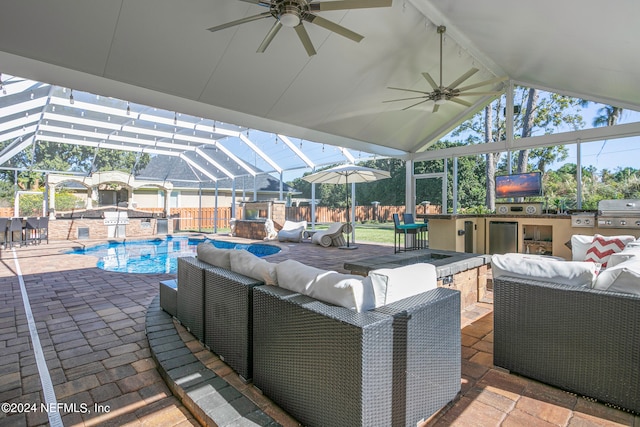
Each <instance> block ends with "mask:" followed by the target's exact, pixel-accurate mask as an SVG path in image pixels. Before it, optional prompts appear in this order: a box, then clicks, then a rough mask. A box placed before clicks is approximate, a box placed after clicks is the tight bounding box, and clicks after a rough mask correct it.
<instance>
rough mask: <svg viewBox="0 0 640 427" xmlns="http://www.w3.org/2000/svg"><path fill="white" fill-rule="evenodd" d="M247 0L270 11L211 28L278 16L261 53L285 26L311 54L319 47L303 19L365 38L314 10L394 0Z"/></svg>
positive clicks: (370, 5) (361, 6) (354, 37)
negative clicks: (311, 37) (313, 40)
mask: <svg viewBox="0 0 640 427" xmlns="http://www.w3.org/2000/svg"><path fill="white" fill-rule="evenodd" d="M242 1H245V2H247V3H253V4H257V5H259V6H263V7H266V8H269V11H268V12H263V13H260V14H258V15H252V16H248V17H246V18H242V19H238V20H235V21H231V22H227V23H226V24H222V25H218V26H215V27H211V28H209V31H219V30H224V29H225V28H230V27H235V26H236V25H240V24H244V23H247V22H251V21H257V20H259V19H263V18H275V20H276V22H274V23H273V26H272V27H271V29H270V30H269V32H268V33H267V36H266V37H265V38H264V40H263V41H262V43H261V44H260V46H259V47H258V52H259V53H262V52H264V51H265V50H266V49H267V47H268V46H269V44H270V43H271V41H272V40H273V38H274V37H275V36H276V34H278V31H280V29H281V28H282V27H283V26H284V27H289V28H293V29H294V30H295V32H296V34H297V35H298V38H299V39H300V41H301V42H302V45H303V46H304V48H305V50H306V51H307V54H308V55H309V56H312V55H315V54H316V50H315V48H314V47H313V43H311V39H310V38H309V34H308V33H307V30H306V29H305V28H304V25H303V24H302V22H303V21H304V22H308V23H312V24H316V25H318V26H320V27H322V28H324V29H327V30H329V31H331V32H334V33H336V34H339V35H341V36H343V37H346V38H348V39H350V40H353V41H355V42H360V40H362V39H363V38H364V37H363V36H361V35H360V34H358V33H355V32H353V31H351V30H349V29H348V28H345V27H343V26H342V25H339V24H336V23H335V22H332V21H329V20H328V19H325V18H322V17H320V16H318V15H316V14H315V13H314V12H325V11H330V10H348V9H364V8H373V7H389V6H391V2H392V0H338V1H325V2H319V1H309V0H242Z"/></svg>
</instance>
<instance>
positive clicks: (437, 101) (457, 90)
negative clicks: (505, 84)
mask: <svg viewBox="0 0 640 427" xmlns="http://www.w3.org/2000/svg"><path fill="white" fill-rule="evenodd" d="M446 30H447V29H446V27H445V26H444V25H440V26H438V34H440V84H438V83H436V81H435V80H434V79H433V78H432V77H431V75H430V74H429V73H427V72H424V73H422V76H423V77H424V78H425V80H427V82H429V85H430V86H431V88H432V89H433V90H432V91H429V92H425V91H422V90H415V89H403V88H399V87H389V89H393V90H402V91H405V92H416V93H420V94H422V95H421V96H413V97H409V98H400V99H391V100H389V101H383V102H397V101H408V100H416V99H419V100H420V101H418V102H416V103H414V104H411V105H409V106H408V107H405V108H403V109H402V110H408V109H409V108H412V107H415V106H417V105H420V104H424V103H425V102H428V101H434V105H433V110H432V112H434V113H435V112H437V111H438V109H439V108H440V105H442V104H444V103H445V102H447V101H452V102H455V103H457V104H461V105H464V106H465V107H471V105H472V104H471V103H470V102H468V101H465V100H464V99H460V98H459V97H461V96H488V95H491V96H494V95H500V94H501V93H502V92H501V91H487V92H468V91H469V90H471V89H475V88H477V87H480V86H485V85H488V84H492V83H498V82H501V81H504V80H506V78H505V77H496V78H494V79H490V80H485V81H482V82H479V83H474V84H471V85H467V86H464V87H458V86H460V85H461V84H462V83H463V82H465V81H466V80H467V79H468V78H469V77H471V76H473V75H474V74H475V73H477V72H478V71H479V70H478V69H477V68H471V69H469V71H467V72H466V73H464V74H463V75H461V76H460V77H458V78H457V79H456V80H455V81H453V82H452V83H451V84H449V85H448V86H444V85H443V84H442V39H443V37H444V33H445V31H446Z"/></svg>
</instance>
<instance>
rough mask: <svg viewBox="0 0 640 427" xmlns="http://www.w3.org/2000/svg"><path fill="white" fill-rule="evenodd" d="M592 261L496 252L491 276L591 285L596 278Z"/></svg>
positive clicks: (492, 261) (492, 258) (493, 257)
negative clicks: (562, 259)
mask: <svg viewBox="0 0 640 427" xmlns="http://www.w3.org/2000/svg"><path fill="white" fill-rule="evenodd" d="M596 271H597V266H596V265H595V264H594V263H593V262H585V261H558V260H555V259H550V258H545V257H539V256H531V255H527V254H515V253H511V254H504V255H500V254H496V255H493V256H492V257H491V272H492V274H493V278H494V279H496V278H499V277H501V276H510V277H515V278H518V279H525V280H526V279H534V280H541V281H544V282H551V283H559V284H565V285H571V286H585V285H588V286H591V285H592V284H593V281H594V280H595V278H596Z"/></svg>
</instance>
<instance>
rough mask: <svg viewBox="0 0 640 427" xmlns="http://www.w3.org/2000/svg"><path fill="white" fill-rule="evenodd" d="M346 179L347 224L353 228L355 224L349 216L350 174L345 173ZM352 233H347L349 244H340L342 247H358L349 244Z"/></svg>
mask: <svg viewBox="0 0 640 427" xmlns="http://www.w3.org/2000/svg"><path fill="white" fill-rule="evenodd" d="M344 178H345V181H344V185H345V187H346V188H345V189H346V190H347V224H349V227H348V228H350V229H352V228H353V224H351V217H350V216H349V175H348V174H347V175H345V177H344ZM350 234H351V232H348V233H347V246H340V249H358V247H357V246H350V244H349V237H350V236H349V235H350Z"/></svg>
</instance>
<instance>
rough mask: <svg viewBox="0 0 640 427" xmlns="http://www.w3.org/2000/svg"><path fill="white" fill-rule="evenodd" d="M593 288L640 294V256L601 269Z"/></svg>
mask: <svg viewBox="0 0 640 427" xmlns="http://www.w3.org/2000/svg"><path fill="white" fill-rule="evenodd" d="M593 288H594V289H600V290H603V291H613V292H624V293H628V294H635V295H640V257H633V258H631V259H629V260H627V261H624V262H622V263H620V264H617V265H614V266H609V267H608V268H607V269H606V270H604V271H601V272H600V274H599V275H598V278H597V279H596V281H595V283H594V285H593Z"/></svg>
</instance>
